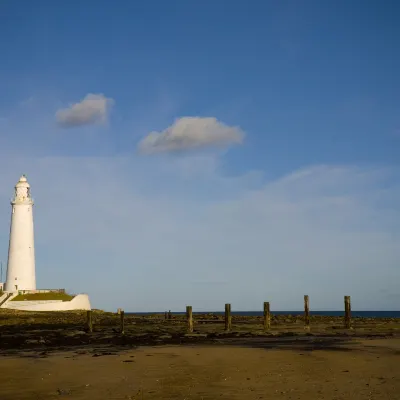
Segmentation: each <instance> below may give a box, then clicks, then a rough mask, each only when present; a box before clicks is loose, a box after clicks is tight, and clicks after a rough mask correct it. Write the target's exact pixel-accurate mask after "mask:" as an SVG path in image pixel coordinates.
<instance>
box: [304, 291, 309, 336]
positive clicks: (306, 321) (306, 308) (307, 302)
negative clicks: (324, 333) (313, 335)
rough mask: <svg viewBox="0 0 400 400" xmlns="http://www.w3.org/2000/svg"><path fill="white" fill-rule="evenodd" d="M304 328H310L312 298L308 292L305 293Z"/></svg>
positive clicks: (307, 329)
mask: <svg viewBox="0 0 400 400" xmlns="http://www.w3.org/2000/svg"><path fill="white" fill-rule="evenodd" d="M304 329H305V330H306V331H309V330H310V298H309V297H308V294H306V295H304Z"/></svg>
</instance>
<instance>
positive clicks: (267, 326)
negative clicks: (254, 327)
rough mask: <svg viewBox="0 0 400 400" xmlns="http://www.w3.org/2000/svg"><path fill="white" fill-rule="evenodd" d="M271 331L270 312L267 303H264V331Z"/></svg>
mask: <svg viewBox="0 0 400 400" xmlns="http://www.w3.org/2000/svg"><path fill="white" fill-rule="evenodd" d="M269 329H271V310H270V308H269V302H268V301H265V302H264V330H265V331H268V330H269Z"/></svg>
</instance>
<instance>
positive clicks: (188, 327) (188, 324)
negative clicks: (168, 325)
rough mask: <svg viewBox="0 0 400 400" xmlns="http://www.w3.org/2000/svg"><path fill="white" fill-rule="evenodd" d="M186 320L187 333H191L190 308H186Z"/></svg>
mask: <svg viewBox="0 0 400 400" xmlns="http://www.w3.org/2000/svg"><path fill="white" fill-rule="evenodd" d="M186 318H187V331H188V333H192V332H193V312H192V306H186Z"/></svg>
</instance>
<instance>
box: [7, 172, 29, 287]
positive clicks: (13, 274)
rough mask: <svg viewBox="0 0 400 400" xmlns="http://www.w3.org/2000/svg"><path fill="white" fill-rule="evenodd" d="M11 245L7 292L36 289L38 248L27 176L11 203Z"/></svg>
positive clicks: (9, 249) (20, 182)
mask: <svg viewBox="0 0 400 400" xmlns="http://www.w3.org/2000/svg"><path fill="white" fill-rule="evenodd" d="M11 207H12V208H11V227H10V243H9V247H8V263H7V280H6V285H5V291H7V292H16V291H18V290H35V289H36V276H35V246H34V240H33V213H32V208H33V199H32V198H31V193H30V186H29V183H28V181H27V180H26V177H25V175H22V176H21V178H20V179H19V181H18V182H17V184H16V185H15V194H14V197H13V199H12V200H11Z"/></svg>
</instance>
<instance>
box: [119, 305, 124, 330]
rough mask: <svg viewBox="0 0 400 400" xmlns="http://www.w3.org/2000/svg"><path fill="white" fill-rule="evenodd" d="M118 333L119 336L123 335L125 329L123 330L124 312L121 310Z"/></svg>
mask: <svg viewBox="0 0 400 400" xmlns="http://www.w3.org/2000/svg"><path fill="white" fill-rule="evenodd" d="M119 315H120V331H121V335H124V334H125V329H124V322H125V321H124V317H125V311H124V310H121V312H120V314H119Z"/></svg>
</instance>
